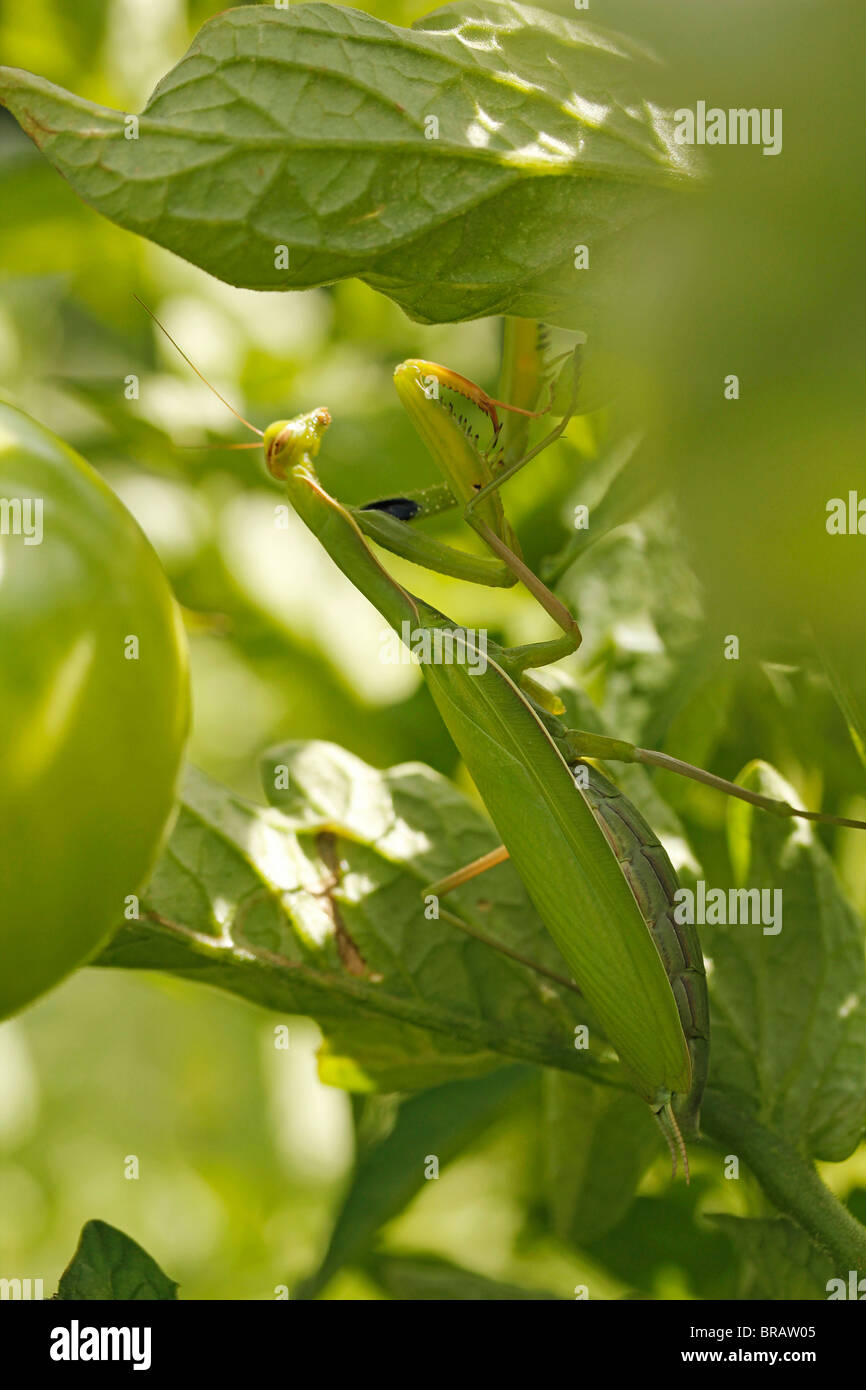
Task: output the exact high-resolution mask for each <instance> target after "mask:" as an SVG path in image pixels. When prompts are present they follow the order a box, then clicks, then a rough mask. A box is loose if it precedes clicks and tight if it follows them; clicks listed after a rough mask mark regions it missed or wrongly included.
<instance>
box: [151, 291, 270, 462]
mask: <svg viewBox="0 0 866 1390" xmlns="http://www.w3.org/2000/svg"><path fill="white" fill-rule="evenodd" d="M132 297H133V299H135V300H137V302H138V303H139V304H140V305H141V307H142V309H143V310H144V312H145V313H146V314H150V317H151V318H152V319H153V321H154V323H155V324H156V326H157V328H159V329H161V330H162V332H163V333H164V334H165V336H166V337H167V338H168V341H169V342H170V343H171V345H172V347H173V348H176V350H177V351H178V352H179V353H180V355H181V357H182V358H183V360H184V362H186V364H187V366H188V367H192V369H193V371H194V372H195V374H196V376H197V377H198V379H199V381H203V382H204V384H205V386H206V387H207V388H208V390H209V391H213V393H214V395H215V396H216V398H217V400H218V401H222V403H223V405H224V406H225V407H226V409H227V410H230V411H231V413H232V415H234V416H235V417H236V418H237V419H238V420H240V422H241V424H242V425H246V427H247V429H248V430H252V432H253V434H257V435H258V436H259V437H260V438H262V439H263V438H264V434H265V432H264V430H260V429H258V428H257V427H256V426H255V425H251V424H250V422H249V420H247V419H245V418H244V416H243V415H241V413H240V411H239V410H235V408H234V406H233V405H232V404H231V402H230V401H227V400H226V398H225V396H221V395H220V393H219V391H218V390H217V389H216V387H215V386H214V385H213V384H212V383H211V382H210V381H208V379H207V377H206V376H205V375H204V373H203V372H200V371H199V369H198V367H197V366H196V365H195V363H194V362H193V361H192V359H191V358H189V357H187V355H186V353H185V352H184V350H183V348H182V347H181V345H180V343H178V342H175V340H174V338H173V337H172V336H171V334H170V333H169V331H168V329H167V328H166V326H165V324H164V323H161V322H160V320H159V319H158V318H157V317H156V314H155V313H154V312H153V310H152V309H149V308H148V307H147V305H146V304H145V302H144V300H143V299H140V298H139V296H138V295H137V294H134V295H133V296H132ZM226 447H227V448H229V449H244V448H246V449H257V448H258V447H259V446H258V444H229V445H227V446H226Z"/></svg>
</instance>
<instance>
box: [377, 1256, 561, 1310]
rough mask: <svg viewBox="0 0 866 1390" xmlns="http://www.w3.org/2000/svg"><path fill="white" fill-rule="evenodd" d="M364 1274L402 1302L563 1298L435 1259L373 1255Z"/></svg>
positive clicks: (554, 1299)
mask: <svg viewBox="0 0 866 1390" xmlns="http://www.w3.org/2000/svg"><path fill="white" fill-rule="evenodd" d="M364 1268H365V1270H366V1272H367V1273H368V1274H370V1275H371V1276H372V1278H373V1279H375V1281H376V1283H377V1284H379V1285H381V1287H382V1288H383V1289H384V1290H385V1292H386V1293H387V1294H390V1296H391V1298H396V1299H400V1300H401V1301H404V1302H405V1301H407V1300H410V1301H412V1302H415V1301H416V1300H418V1299H423V1300H428V1299H436V1300H443V1299H460V1300H461V1301H462V1302H471V1303H491V1302H499V1301H503V1302H509V1303H511V1302H520V1301H521V1300H524V1299H544V1300H548V1301H550V1300H552V1301H554V1302H556V1301H559V1300H561V1299H562V1297H563V1295H562V1294H556V1293H550V1292H548V1291H547V1290H544V1289H532V1288H526V1287H525V1285H522V1284H507V1283H505V1282H504V1281H503V1280H500V1279H489V1278H488V1277H487V1276H486V1275H484V1274H478V1273H476V1271H475V1270H471V1269H463V1268H462V1267H461V1266H460V1265H455V1264H452V1263H451V1261H450V1260H442V1259H439V1258H437V1257H436V1256H435V1255H415V1256H413V1255H378V1254H377V1255H372V1256H371V1257H370V1258H369V1260H367V1262H366V1264H365V1266H364Z"/></svg>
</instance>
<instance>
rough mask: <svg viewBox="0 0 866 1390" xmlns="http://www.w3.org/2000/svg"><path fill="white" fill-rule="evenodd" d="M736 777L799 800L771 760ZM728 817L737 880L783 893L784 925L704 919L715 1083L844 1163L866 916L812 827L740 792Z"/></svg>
mask: <svg viewBox="0 0 866 1390" xmlns="http://www.w3.org/2000/svg"><path fill="white" fill-rule="evenodd" d="M740 780H741V781H742V782H743V784H744V785H746V786H750V787H752V788H753V789H755V790H758V791H760V792H762V793H763V794H764V795H768V796H775V797H779V798H781V799H784V800H787V801H792V802H796V796H795V793H794V792H793V789H792V788H791V787H789V786H788V785H787V783H785V782H784V781H783V780H782V778H781V777H779V775H778V773H776V772H774V771H773V769H772V768H770V767H768V766H767V765H766V764H761V763H758V764H753V765H752V766H751V767H750V768H749V769H747V772H746V774H745V775H744V776H742V777H741V779H740ZM728 816H729V834H730V842H731V857H732V861H733V862H734V864H735V866H737V868H738V870H739V874H738V881H739V882H741V883H742V884H743V885H744V886H748V887H750V888H766V889H768V890H769V891H770V892H773V891H775V890H779V891H780V892H781V895H782V897H781V903H782V930H781V931H780V932H779V933H778V934H777V935H765V934H764V931H763V928H762V926H761V925H756V926H751V925H739V926H732V925H729V926H712V925H709V924H707V925H704V926H702V927H700V933H701V938H702V941H703V947H704V954H705V956H706V957H708V958H709V959H711V960H712V968H711V969H710V971H709V985H710V998H711V1005H712V1052H711V1064H710V1080H709V1085H710V1086H714V1087H716V1088H717V1089H720V1090H721V1089H724V1090H725V1091H726V1092H728V1094H729V1095H731V1096H732V1097H734V1098H736V1100H737V1101H738V1103H740V1104H745V1106H746V1108H748V1109H749V1110H750V1111H751V1112H752V1113H753V1114H754V1115H755V1116H756V1118H757V1119H759V1120H760V1122H761V1123H762V1124H764V1125H766V1126H767V1127H768V1128H769V1129H771V1130H773V1131H775V1132H776V1133H778V1134H781V1135H784V1136H785V1137H786V1138H788V1139H789V1140H790V1141H791V1142H793V1143H794V1144H795V1146H796V1147H798V1148H799V1149H801V1150H802V1151H803V1152H804V1153H806V1154H808V1155H810V1156H811V1157H813V1158H819V1159H826V1160H829V1161H840V1160H841V1159H843V1158H846V1157H847V1156H848V1155H849V1154H850V1153H852V1152H853V1150H854V1149H855V1148H856V1146H857V1144H858V1142H859V1140H860V1137H861V1135H862V1133H863V1129H864V1123H866V1085H864V1068H863V1057H864V1053H866V965H864V953H863V929H862V925H861V923H860V921H859V919H858V917H857V914H856V913H855V912H854V910H853V909H852V908H851V907H850V905H849V904H848V902H847V901H846V899H845V897H844V896H843V894H842V891H841V889H840V887H839V884H838V881H837V879H836V877H835V874H834V872H833V867H832V864H831V863H830V860H829V858H828V856H827V854H826V852H825V850H824V849H823V847H822V846H821V845H820V844H818V843H817V841H816V840H815V838H814V836H813V834H812V832H811V831H810V829H809V827H808V825H806V824H804V823H802V822H801V823H799V824H796V823H794V822H792V821H779V820H777V819H776V818H774V817H773V816H768V815H766V814H764V813H763V812H761V811H754V810H752V808H750V807H748V806H747V805H745V803H743V802H740V801H737V802H732V803H731V806H730V808H729V811H728ZM771 901H772V900H771Z"/></svg>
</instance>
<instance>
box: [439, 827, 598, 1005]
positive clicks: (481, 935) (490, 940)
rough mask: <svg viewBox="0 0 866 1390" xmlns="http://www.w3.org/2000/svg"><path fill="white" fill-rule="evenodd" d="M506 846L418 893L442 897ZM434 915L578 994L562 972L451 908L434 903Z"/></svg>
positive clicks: (491, 864) (503, 853) (501, 855)
mask: <svg viewBox="0 0 866 1390" xmlns="http://www.w3.org/2000/svg"><path fill="white" fill-rule="evenodd" d="M508 857H509V855H508V850H507V849H506V848H505V846H504V845H500V846H499V847H498V849H493V850H490V851H489V853H487V854H482V855H481V857H480V859H473V861H472V863H471V864H464V866H463V868H462V869H457V870H456V871H455V872H454V873H453V874H449V875H448V876H447V878H441V879H439V880H437V882H436V883H428V884H426V885H425V886H424V888H422V890H421V894H422V897H424V898H425V899H427V898H430V897H435V898H439V897H444V895H445V894H446V893H451V892H453V890H454V889H455V888H459V887H460V886H461V885H462V884H464V883H470V882H471V881H472V879H473V878H477V877H478V876H479V874H483V873H486V872H487V870H488V869H493V868H495V867H496V865H497V864H502V863H504V862H505V860H506V859H508ZM437 910H438V915H439V917H441V918H442V919H443V920H444V921H446V922H450V924H451V925H452V926H454V927H458V928H459V930H460V931H462V932H463V933H464V934H465V935H466V936H471V937H473V938H474V940H476V941H480V942H481V943H482V945H483V946H489V947H490V948H491V950H494V951H498V953H499V954H500V955H502V956H507V957H508V958H509V960H513V961H516V962H517V964H518V965H525V966H526V967H527V969H529V970H534V971H535V973H536V975H543V976H544V977H545V979H548V980H553V981H554V983H555V984H558V985H561V986H562V987H563V989H568V990H572V991H573V992H574V993H575V994H580V990H579V989H578V987H577V985H576V984H575V983H574V980H568V979H566V978H565V976H564V975H558V974H557V973H556V971H555V970H548V969H547V967H546V966H544V965H539V964H538V962H537V961H534V960H530V959H529V958H528V957H527V956H522V955H521V954H520V952H519V951H514V950H512V948H511V947H510V946H506V945H505V944H504V942H502V941H497V940H496V938H495V937H492V936H487V934H486V933H485V932H481V931H479V930H478V929H477V928H476V927H473V926H470V924H469V923H468V922H466V921H464V920H463V918H462V917H458V916H457V914H456V913H454V912H448V911H447V909H445V908H443V907H438V905H437Z"/></svg>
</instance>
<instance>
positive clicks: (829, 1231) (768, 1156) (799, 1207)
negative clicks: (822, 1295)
mask: <svg viewBox="0 0 866 1390" xmlns="http://www.w3.org/2000/svg"><path fill="white" fill-rule="evenodd" d="M701 1121H702V1128H703V1130H704V1132H705V1133H706V1135H707V1138H708V1139H711V1140H713V1141H714V1142H715V1143H717V1144H722V1145H723V1146H725V1147H726V1148H727V1149H728V1150H729V1151H730V1152H731V1153H734V1154H737V1155H738V1157H740V1158H742V1159H743V1161H744V1162H745V1163H747V1164H748V1166H749V1168H750V1169H751V1170H752V1172H753V1173H754V1175H755V1177H756V1178H757V1180H758V1182H759V1183H760V1185H761V1187H762V1188H763V1190H764V1192H765V1193H766V1194H767V1196H768V1197H769V1198H770V1199H771V1201H772V1202H773V1204H774V1206H776V1208H777V1209H778V1210H779V1211H780V1212H783V1213H784V1214H785V1215H786V1216H790V1217H791V1218H792V1220H794V1221H796V1222H797V1224H798V1225H799V1226H802V1228H803V1230H804V1231H805V1232H806V1234H807V1235H809V1236H810V1237H811V1238H812V1240H813V1241H815V1243H816V1244H817V1245H820V1246H821V1248H822V1249H824V1250H826V1251H827V1252H828V1254H830V1255H831V1256H832V1257H833V1259H834V1261H836V1265H837V1269H836V1273H838V1274H841V1275H847V1273H848V1271H849V1270H851V1269H854V1270H857V1271H859V1272H860V1273H863V1274H866V1227H864V1226H861V1225H860V1222H859V1221H855V1219H854V1217H853V1216H852V1215H851V1213H850V1212H849V1211H848V1210H847V1209H846V1208H845V1207H844V1206H843V1205H842V1203H841V1202H840V1201H839V1199H838V1198H837V1197H834V1195H833V1193H832V1192H831V1191H830V1190H829V1188H827V1187H825V1186H824V1184H823V1182H822V1181H821V1179H820V1178H819V1176H818V1174H817V1172H816V1171H815V1168H814V1167H813V1165H812V1164H811V1163H810V1162H808V1160H806V1159H805V1158H803V1157H802V1155H801V1154H799V1153H798V1152H797V1150H796V1149H795V1148H793V1147H792V1145H791V1144H789V1143H788V1142H787V1140H785V1139H782V1138H780V1137H779V1136H778V1135H776V1134H772V1133H771V1132H770V1131H769V1130H768V1129H765V1128H764V1126H763V1125H762V1124H760V1123H759V1122H758V1121H757V1120H755V1119H754V1118H752V1116H750V1115H747V1114H746V1113H744V1112H743V1111H742V1110H739V1109H738V1108H737V1106H736V1105H733V1104H732V1103H731V1102H730V1101H729V1100H728V1099H727V1098H726V1097H725V1096H723V1095H722V1094H721V1093H720V1092H718V1091H707V1093H706V1095H705V1097H704V1103H703V1106H702V1108H701Z"/></svg>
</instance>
